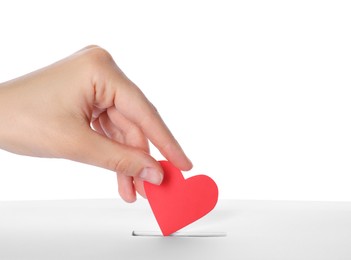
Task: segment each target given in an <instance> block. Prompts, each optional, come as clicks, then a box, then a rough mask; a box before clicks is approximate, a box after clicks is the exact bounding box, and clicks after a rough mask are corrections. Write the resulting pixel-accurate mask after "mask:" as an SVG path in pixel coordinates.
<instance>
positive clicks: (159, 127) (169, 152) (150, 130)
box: [115, 83, 192, 170]
mask: <svg viewBox="0 0 351 260" xmlns="http://www.w3.org/2000/svg"><path fill="white" fill-rule="evenodd" d="M130 97H133V101H132V102H131V98H130ZM115 107H116V109H117V111H118V112H120V113H121V114H122V115H123V116H124V117H125V118H127V119H129V120H130V121H132V122H133V123H134V124H136V125H137V126H139V127H140V129H141V130H142V131H143V133H144V134H145V136H146V137H147V138H148V139H149V140H150V141H151V142H152V143H153V144H154V145H155V146H156V147H157V148H158V149H159V150H160V152H161V153H162V154H163V155H164V156H165V158H166V159H167V160H169V161H171V162H172V163H173V164H174V165H175V166H176V167H178V168H179V169H181V170H190V169H191V168H192V163H191V161H190V160H189V159H188V157H187V156H186V155H185V153H184V151H183V150H182V148H181V147H180V145H179V143H178V142H177V140H176V139H175V138H174V136H173V135H172V133H171V132H170V130H169V129H168V127H167V126H166V124H165V123H164V122H163V120H162V118H161V117H160V115H159V113H158V112H157V110H156V109H155V107H154V106H153V105H152V104H151V103H150V102H149V101H148V100H147V98H146V97H145V96H144V94H143V93H142V92H141V91H140V90H139V89H138V88H137V87H136V86H135V85H134V84H132V83H130V84H129V87H124V88H122V90H121V91H120V92H119V96H118V98H117V99H116V100H115Z"/></svg>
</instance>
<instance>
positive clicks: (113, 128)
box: [93, 108, 149, 202]
mask: <svg viewBox="0 0 351 260" xmlns="http://www.w3.org/2000/svg"><path fill="white" fill-rule="evenodd" d="M112 116H113V121H112V120H111V117H112ZM97 121H98V123H96V122H97ZM93 127H94V128H95V129H96V130H98V131H100V132H101V131H103V134H104V135H106V136H108V137H110V138H112V139H113V140H114V141H117V142H119V143H123V144H126V145H129V146H132V147H136V148H140V149H142V150H144V151H145V152H147V153H148V152H149V146H148V141H147V139H146V138H145V136H144V135H143V133H142V132H141V130H140V129H139V128H138V127H136V126H135V125H134V124H132V123H131V122H129V121H128V120H127V119H125V118H124V117H123V116H122V115H120V114H119V113H118V112H117V111H116V109H115V108H111V109H108V110H107V112H104V113H100V116H99V119H98V120H95V121H94V122H93ZM117 178H118V190H119V193H120V195H121V197H122V198H123V199H124V200H126V201H128V202H133V201H135V199H136V194H135V189H136V190H137V191H138V193H139V194H140V195H141V196H143V197H146V195H145V191H144V185H143V181H142V180H140V179H137V178H135V179H134V183H133V178H132V177H129V176H124V175H122V174H119V173H117ZM134 187H135V188H134Z"/></svg>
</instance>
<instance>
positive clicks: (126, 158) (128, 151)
mask: <svg viewBox="0 0 351 260" xmlns="http://www.w3.org/2000/svg"><path fill="white" fill-rule="evenodd" d="M71 147H75V148H74V150H73V151H71V152H69V153H68V154H67V155H66V156H64V157H65V158H66V159H70V160H74V161H79V162H82V163H87V164H91V165H95V166H98V167H102V168H105V169H108V170H111V171H115V172H118V173H120V174H123V175H126V176H130V177H134V178H139V179H141V180H144V181H147V182H150V183H153V184H157V185H159V184H161V182H162V179H163V170H162V167H161V166H160V164H159V163H158V162H157V161H156V160H155V159H153V158H152V157H151V156H150V155H149V154H148V153H146V152H145V151H143V150H142V149H138V148H135V147H130V146H127V145H124V144H120V143H118V142H116V141H113V140H111V139H109V138H107V137H105V136H102V135H101V134H99V133H97V132H95V131H94V130H92V129H88V130H83V131H80V133H79V135H78V138H76V139H75V144H74V145H72V146H71Z"/></svg>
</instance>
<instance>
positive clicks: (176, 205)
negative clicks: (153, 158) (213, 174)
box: [144, 161, 218, 236]
mask: <svg viewBox="0 0 351 260" xmlns="http://www.w3.org/2000/svg"><path fill="white" fill-rule="evenodd" d="M159 163H160V164H161V166H162V168H163V171H164V177H163V181H162V183H161V185H159V186H158V185H155V184H151V183H149V182H144V188H145V193H146V196H147V199H148V201H149V204H150V206H151V209H152V211H153V213H154V215H155V218H156V220H157V223H158V225H159V226H160V228H161V231H162V234H163V235H164V236H168V235H170V234H172V233H174V232H176V231H177V230H179V229H181V228H183V227H185V226H187V225H189V224H191V223H193V222H194V221H196V220H198V219H200V218H201V217H203V216H205V215H206V214H207V213H209V212H210V211H211V210H212V209H213V208H214V207H215V205H216V203H217V200H218V188H217V185H216V183H215V182H214V181H213V180H212V179H211V178H210V177H208V176H206V175H196V176H193V177H190V178H188V179H184V177H183V174H182V172H181V171H180V170H179V169H178V168H176V167H175V166H173V164H171V163H170V162H168V161H160V162H159Z"/></svg>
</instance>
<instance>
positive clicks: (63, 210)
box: [0, 199, 351, 260]
mask: <svg viewBox="0 0 351 260" xmlns="http://www.w3.org/2000/svg"><path fill="white" fill-rule="evenodd" d="M133 230H138V231H149V230H150V231H158V230H159V228H158V226H157V223H156V221H155V219H154V216H153V215H152V213H151V209H150V208H149V205H148V203H147V201H146V200H143V199H140V200H139V201H138V202H137V203H134V204H127V203H124V202H122V201H121V200H118V199H116V200H66V201H22V202H0V259H1V260H10V259H36V260H40V259H101V260H104V259H143V260H145V259H152V260H157V259H167V260H168V259H192V260H193V259H202V260H203V259H269V260H273V259H299V260H301V259H309V260H311V259H333V260H336V259H351V202H286V201H237V200H220V201H219V202H218V204H217V206H216V208H215V209H214V210H213V211H212V212H211V213H209V215H207V216H205V217H204V218H202V219H200V220H199V221H197V222H195V223H193V224H192V225H190V226H188V227H186V228H185V229H184V231H191V232H227V236H226V237H212V238H202V237H200V238H194V237H134V236H132V235H131V234H132V231H133Z"/></svg>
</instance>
